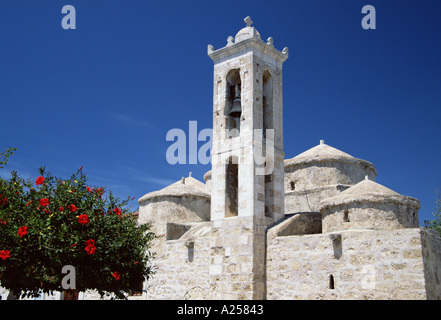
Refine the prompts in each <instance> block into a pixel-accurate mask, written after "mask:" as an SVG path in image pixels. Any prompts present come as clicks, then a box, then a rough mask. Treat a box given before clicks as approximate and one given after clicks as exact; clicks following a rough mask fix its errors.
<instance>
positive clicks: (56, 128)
mask: <svg viewBox="0 0 441 320" xmlns="http://www.w3.org/2000/svg"><path fill="white" fill-rule="evenodd" d="M367 4H369V5H373V6H374V7H375V9H376V29H375V30H364V29H363V28H362V27H361V20H362V18H363V16H364V15H363V14H362V13H361V9H362V7H363V6H364V5H367ZM64 5H73V6H74V7H75V9H76V27H77V29H76V30H64V29H63V28H62V27H61V20H62V18H63V16H64V15H63V14H62V13H61V9H62V7H63V6H64ZM440 12H441V2H440V1H433V0H431V1H428V0H424V1H416V0H413V1H406V0H400V1H398V0H387V1H384V0H383V1H371V0H369V1H368V0H332V1H330V0H326V1H318V0H311V1H278V0H273V1H259V0H253V1H228V0H226V1H222V2H218V1H211V0H205V1H190V0H187V1H145V0H93V1H90V0H20V1H17V0H1V2H0V25H1V29H0V43H1V48H0V70H1V72H0V150H4V149H6V148H7V147H8V146H14V147H17V148H18V149H19V150H18V151H17V152H16V154H15V155H14V156H13V158H11V161H10V164H9V165H8V167H7V168H8V169H9V170H11V169H14V170H18V171H19V173H20V174H21V175H22V176H23V177H29V178H32V179H35V178H36V177H37V175H38V171H37V169H38V168H39V167H40V166H46V168H47V170H49V171H51V173H53V174H54V175H57V176H61V177H66V178H67V177H69V176H70V175H71V174H72V173H73V172H75V171H76V170H77V169H78V168H79V167H81V166H83V167H84V172H85V173H86V174H87V175H88V177H89V178H90V184H91V185H96V186H107V187H109V188H110V189H112V190H113V191H114V193H116V194H117V195H118V196H120V197H121V198H126V197H128V196H132V197H136V199H138V198H139V197H141V196H142V195H144V194H145V193H148V192H150V191H154V190H157V189H160V188H163V187H164V186H166V185H168V184H170V183H172V182H174V181H177V180H179V179H180V177H181V176H187V175H188V172H189V171H192V172H193V176H194V177H196V178H197V179H199V180H202V177H203V175H204V173H205V172H207V171H208V170H209V169H210V166H209V165H201V164H197V165H179V164H177V165H170V164H168V163H167V161H166V151H167V148H168V147H169V146H170V145H171V142H167V141H166V138H165V137H166V134H167V132H168V131H169V130H170V129H173V128H180V129H182V130H184V131H185V132H186V133H187V134H188V126H189V121H197V124H198V130H202V129H205V128H211V127H212V101H213V100H212V92H213V88H212V79H213V74H212V73H213V62H212V61H211V59H210V58H209V57H208V56H207V45H208V44H212V45H213V46H214V48H215V49H218V48H220V47H223V46H225V45H226V42H227V37H228V36H230V35H231V36H234V35H235V34H236V33H237V31H239V30H240V29H241V28H242V27H244V26H245V24H244V22H243V18H245V17H246V16H247V15H250V16H251V18H252V20H253V21H254V26H255V27H256V29H257V30H258V31H259V32H260V34H261V35H262V38H263V39H264V40H266V39H267V38H268V37H270V36H272V37H273V38H274V45H275V47H276V48H277V49H279V50H282V49H283V48H284V47H285V46H287V47H289V50H290V51H289V52H290V57H289V59H288V60H287V61H286V62H285V64H284V70H283V72H284V73H283V79H284V84H283V85H284V88H283V90H284V141H285V153H286V158H291V157H294V156H295V155H297V154H299V153H301V152H303V151H305V150H307V149H309V148H311V147H313V146H315V145H317V144H318V143H319V140H320V139H324V140H325V142H326V143H327V144H329V145H331V146H333V147H336V148H338V149H340V150H342V151H345V152H347V153H349V154H351V155H353V156H355V157H358V158H362V159H365V160H368V161H370V162H372V163H374V164H375V166H376V167H377V170H378V176H377V182H379V183H381V184H383V185H385V186H386V187H389V188H391V189H393V190H395V191H397V192H399V193H401V194H405V195H409V196H413V197H416V198H418V199H419V200H420V201H421V205H422V208H421V210H420V224H421V225H422V224H423V221H424V220H427V219H431V218H432V216H431V213H432V210H433V208H434V206H435V204H434V200H435V189H436V187H437V186H440V185H441V165H440V164H441V163H440V159H441V141H440V137H441V128H440V121H441V110H440V109H441V87H440V85H441V19H440V18H439V16H440ZM202 144H203V142H200V145H202ZM0 175H1V176H2V177H6V176H7V172H6V171H5V170H3V172H1V173H0ZM132 206H133V208H134V209H136V208H137V203H136V200H134V201H133V202H132Z"/></svg>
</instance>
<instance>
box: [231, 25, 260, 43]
mask: <svg viewBox="0 0 441 320" xmlns="http://www.w3.org/2000/svg"><path fill="white" fill-rule="evenodd" d="M252 37H257V38H258V39H261V37H260V33H259V31H257V30H256V28H254V27H245V28H242V29H240V30H239V32H238V33H237V34H236V36H235V37H234V42H235V43H237V42H239V41H243V40H246V39H249V38H252Z"/></svg>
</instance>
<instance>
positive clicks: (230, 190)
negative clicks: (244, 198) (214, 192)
mask: <svg viewBox="0 0 441 320" xmlns="http://www.w3.org/2000/svg"><path fill="white" fill-rule="evenodd" d="M225 183H226V186H225V190H226V193H225V195H226V199H225V217H234V216H237V215H238V197H239V167H238V164H237V161H233V158H230V159H229V161H228V164H227V166H226V172H225Z"/></svg>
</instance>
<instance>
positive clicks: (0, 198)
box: [0, 195, 8, 205]
mask: <svg viewBox="0 0 441 320" xmlns="http://www.w3.org/2000/svg"><path fill="white" fill-rule="evenodd" d="M6 202H8V198H6V197H3V196H2V195H0V205H3V204H6Z"/></svg>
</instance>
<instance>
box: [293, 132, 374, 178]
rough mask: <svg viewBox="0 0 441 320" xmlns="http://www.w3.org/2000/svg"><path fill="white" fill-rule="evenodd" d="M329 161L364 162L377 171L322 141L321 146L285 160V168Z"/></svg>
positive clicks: (371, 165) (367, 162)
mask: <svg viewBox="0 0 441 320" xmlns="http://www.w3.org/2000/svg"><path fill="white" fill-rule="evenodd" d="M328 160H337V161H345V162H362V163H363V164H364V165H365V166H367V167H370V168H371V169H372V170H373V171H374V172H375V174H377V170H376V168H375V166H374V165H373V164H372V163H370V162H369V161H366V160H362V159H358V158H355V157H353V156H351V155H350V154H347V153H346V152H343V151H341V150H338V149H336V148H334V147H331V146H328V145H327V144H325V141H324V140H320V144H319V145H318V146H315V147H313V148H311V149H309V150H306V151H305V152H302V153H301V154H299V155H297V156H295V157H294V158H291V159H286V160H285V167H290V166H295V165H298V164H304V163H314V162H324V161H328Z"/></svg>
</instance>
